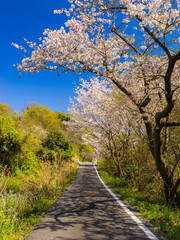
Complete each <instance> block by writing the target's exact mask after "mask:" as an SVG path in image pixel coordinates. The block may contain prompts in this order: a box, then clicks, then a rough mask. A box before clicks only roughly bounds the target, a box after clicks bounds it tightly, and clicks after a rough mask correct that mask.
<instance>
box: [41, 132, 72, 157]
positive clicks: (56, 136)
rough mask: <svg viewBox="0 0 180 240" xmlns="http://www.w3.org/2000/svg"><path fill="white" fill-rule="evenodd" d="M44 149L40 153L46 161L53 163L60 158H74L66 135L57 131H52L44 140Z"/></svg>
mask: <svg viewBox="0 0 180 240" xmlns="http://www.w3.org/2000/svg"><path fill="white" fill-rule="evenodd" d="M42 147H43V149H42V150H41V152H40V155H41V156H44V157H43V158H44V159H47V160H50V161H53V160H54V159H56V157H58V158H62V159H64V160H68V159H71V158H72V146H71V144H70V142H69V141H68V140H67V139H66V138H65V137H64V135H63V134H62V133H61V132H59V131H57V130H54V131H51V132H49V133H48V135H47V136H46V138H44V139H43V140H42Z"/></svg>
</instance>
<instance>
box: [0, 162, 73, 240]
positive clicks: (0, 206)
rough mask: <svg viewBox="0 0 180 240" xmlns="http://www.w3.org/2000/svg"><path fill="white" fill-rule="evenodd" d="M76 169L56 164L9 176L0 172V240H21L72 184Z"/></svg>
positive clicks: (65, 163) (47, 164)
mask: <svg viewBox="0 0 180 240" xmlns="http://www.w3.org/2000/svg"><path fill="white" fill-rule="evenodd" d="M77 166H78V165H77V163H76V162H75V161H73V162H72V161H71V162H59V161H55V162H54V163H53V164H51V163H50V162H40V163H39V164H36V165H35V166H34V168H31V170H27V171H21V170H20V169H19V170H17V172H16V173H14V174H12V175H10V174H7V173H6V172H5V170H4V171H1V173H0V182H1V184H0V198H1V201H0V239H2V240H11V239H12V240H16V239H18V240H19V239H24V238H25V237H26V236H27V234H28V233H29V232H30V230H31V229H32V227H33V226H34V225H35V224H36V223H37V222H38V221H39V220H40V218H41V216H42V215H43V214H44V213H45V211H46V210H47V208H48V207H49V206H50V205H51V204H52V203H53V202H54V201H55V200H56V199H57V198H58V197H59V196H60V195H61V194H62V192H63V191H64V190H65V188H66V187H67V185H68V184H69V183H70V182H71V181H72V179H73V177H74V176H75V174H76V171H77Z"/></svg>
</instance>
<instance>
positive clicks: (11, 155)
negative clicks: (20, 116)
mask: <svg viewBox="0 0 180 240" xmlns="http://www.w3.org/2000/svg"><path fill="white" fill-rule="evenodd" d="M20 151H21V134H20V133H19V132H18V131H17V130H16V129H15V128H14V121H13V120H12V119H11V118H9V117H6V118H5V117H1V116H0V159H1V160H0V161H1V162H0V164H2V165H3V166H7V167H8V168H12V167H13V166H14V165H15V159H16V157H17V154H18V153H20Z"/></svg>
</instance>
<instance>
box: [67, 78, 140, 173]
mask: <svg viewBox="0 0 180 240" xmlns="http://www.w3.org/2000/svg"><path fill="white" fill-rule="evenodd" d="M75 93H76V95H77V96H76V97H74V100H71V104H72V107H71V108H70V109H69V114H70V116H71V121H69V122H67V123H66V126H67V127H68V129H69V131H73V132H78V133H80V134H81V135H82V136H83V140H84V142H85V144H87V145H91V146H92V147H93V148H94V149H95V151H96V155H98V156H106V157H108V159H109V161H110V160H111V161H113V164H114V165H115V167H116V174H117V175H118V176H120V175H121V176H122V175H123V172H122V170H121V161H122V159H124V154H125V151H126V150H127V147H126V148H125V145H127V144H126V143H127V136H128V135H129V132H130V129H131V127H132V126H131V125H132V116H133V113H134V117H133V121H134V124H133V125H135V124H138V125H139V122H140V119H138V118H137V117H136V116H137V110H136V109H135V108H134V106H133V105H132V104H131V102H130V101H129V106H128V107H127V104H126V103H127V101H128V98H127V97H123V96H121V92H120V91H119V89H118V88H117V87H116V88H114V86H113V85H110V84H109V82H108V81H107V80H104V79H99V78H97V77H96V78H90V80H89V81H87V80H84V79H81V84H80V86H78V87H77V88H76V90H75ZM130 113H131V114H130ZM137 120H139V121H138V123H137Z"/></svg>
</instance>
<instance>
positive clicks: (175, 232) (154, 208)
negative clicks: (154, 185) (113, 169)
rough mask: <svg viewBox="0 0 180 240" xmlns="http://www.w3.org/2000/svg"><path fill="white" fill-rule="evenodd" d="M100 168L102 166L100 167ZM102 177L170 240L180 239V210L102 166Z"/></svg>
mask: <svg viewBox="0 0 180 240" xmlns="http://www.w3.org/2000/svg"><path fill="white" fill-rule="evenodd" d="M99 168H100V167H99ZM100 172H101V177H102V179H103V180H104V181H105V182H106V183H107V184H108V185H109V186H110V187H111V188H112V189H114V190H115V191H116V192H117V193H118V194H119V195H120V196H122V197H123V198H124V199H125V200H126V201H127V202H129V203H130V205H131V206H133V208H134V209H135V210H136V211H138V212H140V213H141V215H142V217H144V218H146V219H147V220H148V221H149V222H151V223H152V224H153V225H154V226H155V228H156V230H158V231H160V232H161V233H162V234H163V235H165V236H166V238H167V239H169V240H179V239H180V211H179V210H177V209H173V208H171V207H169V206H167V205H166V204H165V203H164V202H163V201H162V200H161V199H157V200H156V201H155V200H153V201H152V200H150V199H149V198H148V197H147V196H146V195H145V193H143V192H139V191H138V190H137V189H133V187H132V186H131V185H129V184H128V183H127V182H126V181H125V180H124V179H123V178H117V177H112V176H110V175H108V173H107V172H106V171H105V170H104V169H101V168H100Z"/></svg>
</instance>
